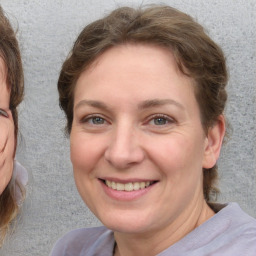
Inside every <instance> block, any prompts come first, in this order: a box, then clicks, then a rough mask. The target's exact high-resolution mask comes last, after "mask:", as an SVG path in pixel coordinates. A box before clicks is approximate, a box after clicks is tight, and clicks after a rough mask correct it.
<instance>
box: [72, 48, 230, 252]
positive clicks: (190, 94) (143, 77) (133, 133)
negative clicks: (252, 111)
mask: <svg viewBox="0 0 256 256" xmlns="http://www.w3.org/2000/svg"><path fill="white" fill-rule="evenodd" d="M224 131H225V125H224V119H223V117H222V116H220V118H219V121H218V122H217V123H216V125H214V126H213V127H212V128H211V129H209V133H208V134H207V136H206V135H205V132H204V130H203V127H202V124H201V120H200V110H199V107H198V103H197V101H196V99H195V95H194V89H193V80H191V79H190V78H188V77H187V76H184V75H183V74H181V73H180V72H179V70H178V68H177V66H176V62H175V60H174V57H173V54H172V53H171V52H170V51H168V50H166V49H163V48H160V47H157V46H151V45H129V44H128V45H123V46H117V47H114V48H111V49H109V50H107V51H106V52H105V53H104V54H102V55H101V56H100V57H99V58H98V59H97V60H96V61H95V62H94V63H93V64H92V65H91V67H90V68H89V69H87V70H85V71H84V72H83V73H82V74H81V76H80V77H79V79H78V81H77V84H76V88H75V93H74V120H73V124H72V129H71V134H70V146H71V161H72V163H73V169H74V177H75V181H76V185H77V188H78V191H79V193H80V195H81V197H82V198H83V200H84V202H85V203H86V204H87V206H88V207H89V208H90V209H91V211H92V212H93V213H94V214H95V215H96V216H97V217H98V218H99V219H100V220H101V222H102V223H103V224H104V225H105V226H107V227H108V228H110V229H112V230H113V231H114V236H115V239H116V242H117V247H116V251H115V255H126V256H129V255H156V254H157V253H159V252H161V251H163V250H164V249H166V248H168V247H169V246H170V245H172V244H174V243H175V242H177V241H179V240H180V239H181V238H182V237H184V236H185V235H186V234H188V233H189V232H190V231H192V230H193V229H194V228H195V227H197V226H199V225H201V224H202V223H203V222H205V221H206V220H207V219H209V218H210V217H212V216H213V215H214V212H213V211H212V210H211V209H210V208H209V206H208V205H207V204H206V202H205V200H204V197H203V171H202V168H203V167H204V168H210V167H212V166H213V165H214V164H215V162H216V160H217V158H218V156H219V151H220V147H221V143H222V139H223V136H224ZM106 179H107V180H114V181H116V180H117V181H119V182H121V183H125V182H128V181H137V180H140V181H155V183H154V185H152V186H150V187H149V188H148V189H146V190H145V191H146V192H145V193H143V194H141V195H140V196H138V197H135V198H134V199H133V198H129V196H128V199H126V198H125V197H123V195H125V194H124V193H129V192H123V193H121V197H120V198H119V197H118V196H119V194H117V197H118V198H113V197H111V196H109V194H108V193H106V191H109V190H111V189H108V188H107V189H106V185H105V184H104V183H103V182H102V180H106ZM115 193H116V192H115V191H114V195H115ZM126 195H127V194H126Z"/></svg>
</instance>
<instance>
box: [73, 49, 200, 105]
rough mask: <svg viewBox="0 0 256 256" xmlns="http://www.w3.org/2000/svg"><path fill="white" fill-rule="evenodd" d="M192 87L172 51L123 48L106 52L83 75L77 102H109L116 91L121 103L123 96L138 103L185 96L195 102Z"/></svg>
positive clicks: (77, 86) (189, 79)
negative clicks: (94, 100) (84, 100)
mask: <svg viewBox="0 0 256 256" xmlns="http://www.w3.org/2000/svg"><path fill="white" fill-rule="evenodd" d="M192 84H193V82H192V79H191V78H189V77H188V76H186V75H184V74H183V73H182V72H181V71H180V70H179V68H178V66H177V63H176V60H175V57H174V55H173V54H172V52H171V51H170V50H168V49H166V48H162V47H159V46H154V45H121V46H115V47H113V48H111V49H109V50H107V51H105V52H104V53H103V54H102V55H101V56H99V57H98V58H97V59H96V60H95V61H94V63H93V64H92V65H91V66H90V67H89V68H88V69H86V70H85V71H84V72H83V73H82V74H81V75H80V77H79V79H78V80H77V83H76V89H75V94H74V96H75V99H74V100H75V103H77V102H78V101H80V100H83V99H84V97H88V99H97V100H99V99H100V100H107V98H106V96H107V95H108V94H109V93H110V94H113V92H114V95H111V96H113V97H114V96H117V95H118V98H119V100H120V98H121V96H123V98H124V99H126V100H127V98H128V99H131V101H132V99H133V100H134V101H136V102H138V101H145V100H149V99H152V98H154V99H156V98H157V99H164V98H166V97H169V98H174V97H176V98H177V99H182V98H184V96H185V95H186V96H187V98H193V99H194V96H195V95H194V89H193V85H192ZM114 98H115V97H114ZM108 100H109V98H108ZM112 102H113V101H112V99H111V101H110V103H112Z"/></svg>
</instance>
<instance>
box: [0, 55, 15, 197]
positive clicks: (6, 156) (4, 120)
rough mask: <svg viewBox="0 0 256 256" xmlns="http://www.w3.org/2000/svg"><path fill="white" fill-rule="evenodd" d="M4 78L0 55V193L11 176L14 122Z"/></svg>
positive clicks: (3, 64) (4, 73)
mask: <svg viewBox="0 0 256 256" xmlns="http://www.w3.org/2000/svg"><path fill="white" fill-rule="evenodd" d="M6 78H7V68H6V65H5V62H4V60H3V59H2V58H1V57H0V110H1V112H0V194H1V193H2V192H3V191H4V189H5V188H6V186H7V184H8V183H9V181H10V179H11V176H12V169H13V154H14V147H15V146H14V145H15V142H14V141H15V140H14V124H13V120H12V114H11V111H10V110H9V103H10V91H9V90H8V88H7V83H6V80H7V79H6ZM6 114H7V115H8V116H6Z"/></svg>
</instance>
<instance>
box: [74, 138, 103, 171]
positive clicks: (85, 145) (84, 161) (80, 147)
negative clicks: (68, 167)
mask: <svg viewBox="0 0 256 256" xmlns="http://www.w3.org/2000/svg"><path fill="white" fill-rule="evenodd" d="M102 151H103V150H102V143H101V142H100V141H99V139H92V138H90V136H86V135H84V134H82V133H74V134H71V136H70V158H71V162H72V164H73V169H74V172H75V173H76V172H77V173H78V172H83V173H88V172H90V171H91V170H92V169H93V168H94V167H95V166H96V165H97V162H98V161H99V159H100V157H101V156H102Z"/></svg>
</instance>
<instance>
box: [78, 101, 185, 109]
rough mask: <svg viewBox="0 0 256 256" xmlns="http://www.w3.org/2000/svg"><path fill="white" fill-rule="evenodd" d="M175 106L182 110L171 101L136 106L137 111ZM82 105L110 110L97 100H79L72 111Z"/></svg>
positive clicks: (178, 104)
mask: <svg viewBox="0 0 256 256" xmlns="http://www.w3.org/2000/svg"><path fill="white" fill-rule="evenodd" d="M169 104H170V105H175V106H177V107H178V108H180V109H182V110H184V109H185V108H184V106H183V105H182V104H180V103H179V102H177V101H175V100H172V99H152V100H145V101H143V102H141V103H140V104H139V106H138V109H142V110H143V109H147V108H153V107H159V106H163V105H169ZM84 105H88V106H91V107H94V108H99V109H104V110H109V109H110V108H109V107H108V106H107V105H106V104H105V103H103V102H101V101H97V100H81V101H79V102H78V103H77V104H76V106H75V107H74V109H77V108H80V107H82V106H84Z"/></svg>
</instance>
